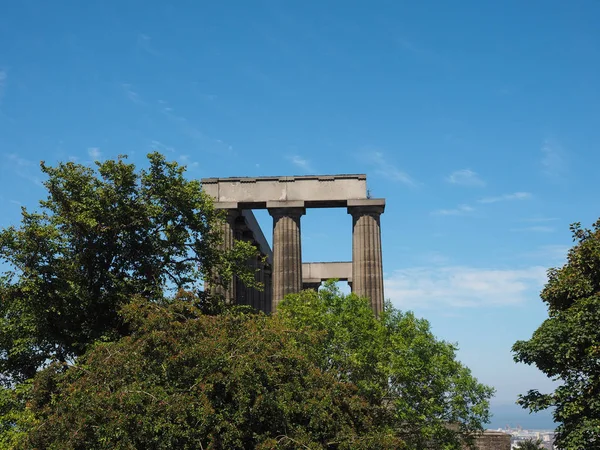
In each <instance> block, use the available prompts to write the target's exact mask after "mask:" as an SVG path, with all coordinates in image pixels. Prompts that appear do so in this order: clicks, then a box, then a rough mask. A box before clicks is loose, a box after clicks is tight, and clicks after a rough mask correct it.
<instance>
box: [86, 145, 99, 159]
mask: <svg viewBox="0 0 600 450" xmlns="http://www.w3.org/2000/svg"><path fill="white" fill-rule="evenodd" d="M88 155H89V157H90V158H92V160H93V161H99V160H100V159H101V158H102V152H101V151H100V149H99V148H98V147H90V148H88Z"/></svg>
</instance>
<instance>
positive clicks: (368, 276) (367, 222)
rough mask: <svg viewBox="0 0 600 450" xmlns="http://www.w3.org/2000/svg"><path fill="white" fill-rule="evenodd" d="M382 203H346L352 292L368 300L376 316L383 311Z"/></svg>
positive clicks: (380, 200) (383, 205)
mask: <svg viewBox="0 0 600 450" xmlns="http://www.w3.org/2000/svg"><path fill="white" fill-rule="evenodd" d="M384 209H385V200H384V199H368V200H360V201H350V200H349V201H348V213H349V214H351V215H352V292H354V293H356V294H357V295H359V296H361V297H367V298H369V299H370V300H371V308H373V311H374V312H375V314H376V315H379V314H380V313H381V311H383V302H384V296H383V260H382V254H381V229H380V216H381V214H382V213H383V211H384Z"/></svg>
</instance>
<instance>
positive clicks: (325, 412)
mask: <svg viewBox="0 0 600 450" xmlns="http://www.w3.org/2000/svg"><path fill="white" fill-rule="evenodd" d="M123 311H124V314H125V316H126V321H127V322H128V323H129V324H131V327H132V330H133V332H132V334H131V336H127V337H125V338H122V339H121V340H119V341H117V342H112V343H99V344H97V345H96V346H95V347H94V348H93V349H92V350H90V351H89V352H88V353H86V354H85V355H84V356H83V357H81V358H80V359H79V360H78V362H77V364H75V365H73V366H67V365H65V364H60V365H59V364H57V365H54V366H51V367H49V368H48V369H46V370H44V371H42V372H40V373H39V374H38V376H37V377H36V379H35V382H34V385H33V389H32V391H31V392H30V393H29V394H28V396H27V398H28V403H29V407H28V411H29V412H30V413H31V414H32V415H33V416H34V417H35V419H34V420H31V421H30V422H28V423H27V425H28V426H27V427H25V428H24V429H25V430H27V432H26V433H23V435H21V436H20V439H17V440H16V442H18V444H16V448H23V449H30V448H48V449H60V450H68V449H199V448H204V449H254V448H265V449H266V448H275V447H277V448H282V449H286V448H311V449H321V448H338V449H360V448H390V449H392V448H402V440H401V439H400V438H398V437H397V436H394V434H393V433H392V431H391V430H390V427H388V426H387V425H386V423H385V420H383V419H382V417H381V411H380V409H381V408H380V406H379V405H376V404H373V403H371V402H369V401H367V400H366V399H365V398H363V397H362V396H360V395H359V393H358V389H357V388H356V387H355V386H354V385H353V384H352V383H349V382H345V381H342V380H340V379H338V377H336V376H335V372H332V371H329V372H328V371H323V370H321V369H320V368H319V367H318V365H317V364H316V361H315V357H314V356H313V355H312V354H311V353H310V352H308V351H307V349H308V348H311V347H319V346H320V345H321V344H320V343H321V341H322V340H323V336H322V335H320V334H319V333H317V332H311V331H309V332H305V331H304V330H296V329H293V328H290V327H289V326H288V325H287V324H286V323H284V322H283V321H282V320H280V318H279V317H269V316H265V315H263V314H243V313H242V314H235V313H229V314H228V313H225V314H219V315H215V316H208V315H204V314H202V313H201V311H200V310H199V309H198V308H196V307H194V306H193V305H192V304H190V303H189V302H184V301H177V302H175V303H173V304H171V305H168V306H161V305H156V304H151V303H149V302H147V301H145V300H138V301H135V302H132V303H130V304H129V305H128V306H126V307H125V308H124V310H123ZM299 342H302V345H298V343H299Z"/></svg>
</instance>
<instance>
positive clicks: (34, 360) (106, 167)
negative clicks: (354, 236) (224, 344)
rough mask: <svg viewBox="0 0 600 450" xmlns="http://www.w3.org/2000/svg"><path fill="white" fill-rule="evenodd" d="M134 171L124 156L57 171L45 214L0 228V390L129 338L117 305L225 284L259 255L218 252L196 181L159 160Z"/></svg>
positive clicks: (212, 216)
mask: <svg viewBox="0 0 600 450" xmlns="http://www.w3.org/2000/svg"><path fill="white" fill-rule="evenodd" d="M148 158H149V167H148V168H147V169H145V170H140V171H136V168H135V167H134V165H133V164H128V163H126V161H125V159H124V157H121V158H119V159H118V160H109V161H105V162H102V163H99V162H98V163H96V165H97V167H96V168H95V169H93V168H90V167H86V166H83V165H80V164H75V163H72V162H69V163H64V164H59V165H58V166H56V167H49V166H47V165H45V164H44V163H42V164H41V169H42V172H43V173H44V174H45V175H46V176H47V181H46V182H45V183H44V185H45V187H46V189H47V190H48V197H47V199H46V200H44V201H41V202H40V211H37V212H30V211H28V210H26V209H25V208H23V211H22V221H21V224H20V226H19V227H9V228H6V229H4V230H0V263H3V264H4V265H5V266H7V267H9V271H8V272H5V273H4V274H2V275H0V374H1V375H0V384H2V383H4V384H5V385H10V384H12V383H15V382H21V381H23V380H26V379H28V378H31V377H32V376H33V375H34V374H35V373H36V371H37V370H38V369H39V368H40V367H41V366H43V365H44V364H47V363H48V362H49V361H51V360H58V361H67V360H69V359H70V358H73V357H76V356H78V355H81V354H83V353H84V352H85V351H86V349H87V348H88V346H89V345H90V344H91V343H93V342H95V341H96V340H98V339H104V340H112V339H116V338H118V337H120V336H122V335H125V334H127V327H126V324H125V323H123V321H122V320H121V318H120V317H119V315H118V309H119V308H120V306H122V305H123V304H125V303H127V302H128V301H129V300H130V299H131V298H132V296H133V295H141V296H143V297H144V298H146V299H148V300H151V301H155V302H158V301H162V300H164V299H165V298H166V297H165V292H166V290H167V289H168V288H173V289H179V288H185V289H195V288H197V287H198V285H199V282H200V281H201V280H202V279H203V277H205V276H206V275H207V274H218V275H219V276H221V275H222V277H221V278H222V279H227V277H228V276H230V275H231V274H232V273H234V272H237V273H238V274H239V275H240V276H241V277H242V278H243V279H244V280H245V281H249V280H250V279H251V276H250V274H248V273H246V272H243V271H242V270H241V265H242V262H243V261H245V260H246V259H247V258H248V257H249V256H250V255H251V254H252V253H253V252H254V250H253V249H251V248H249V247H248V245H244V243H240V244H239V245H238V246H237V247H236V249H234V250H233V251H232V252H229V253H225V252H220V251H218V244H219V241H220V239H222V237H221V236H220V234H219V232H218V230H219V226H218V223H219V220H220V219H221V218H220V215H219V214H218V212H217V211H216V210H215V209H214V208H213V206H212V202H211V200H210V199H209V198H208V197H207V196H206V195H205V194H204V193H203V192H202V190H201V186H200V183H199V182H198V181H195V180H192V181H188V180H186V179H185V178H184V171H185V168H184V167H181V166H179V165H177V163H174V162H167V161H165V158H164V157H163V156H161V155H160V154H157V153H153V154H150V155H148Z"/></svg>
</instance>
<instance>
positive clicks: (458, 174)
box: [446, 169, 485, 187]
mask: <svg viewBox="0 0 600 450" xmlns="http://www.w3.org/2000/svg"><path fill="white" fill-rule="evenodd" d="M446 181H448V182H449V183H452V184H458V185H461V186H471V187H482V186H485V181H483V180H482V179H481V178H480V177H479V175H478V174H477V172H473V171H472V170H471V169H460V170H455V171H454V172H452V173H451V174H450V175H448V176H447V177H446Z"/></svg>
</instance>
